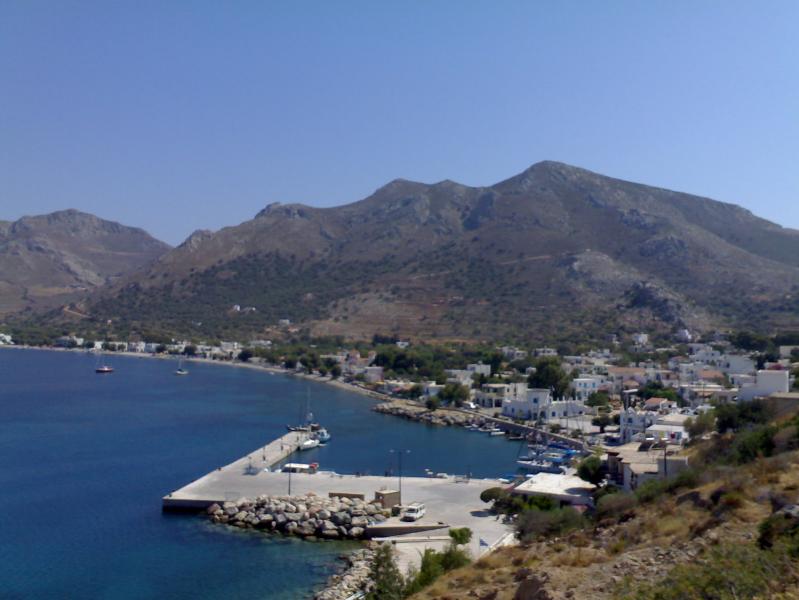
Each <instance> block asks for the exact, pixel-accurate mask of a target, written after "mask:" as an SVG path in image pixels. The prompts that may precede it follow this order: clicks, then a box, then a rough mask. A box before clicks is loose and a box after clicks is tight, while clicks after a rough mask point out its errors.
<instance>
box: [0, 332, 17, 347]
mask: <svg viewBox="0 0 799 600" xmlns="http://www.w3.org/2000/svg"><path fill="white" fill-rule="evenodd" d="M13 344H14V341H13V340H12V339H11V336H10V335H8V334H7V333H0V346H11V345H13Z"/></svg>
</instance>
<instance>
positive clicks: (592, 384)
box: [570, 377, 601, 402]
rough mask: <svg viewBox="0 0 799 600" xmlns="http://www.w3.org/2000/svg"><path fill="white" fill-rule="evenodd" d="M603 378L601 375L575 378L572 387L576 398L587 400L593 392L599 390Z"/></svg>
mask: <svg viewBox="0 0 799 600" xmlns="http://www.w3.org/2000/svg"><path fill="white" fill-rule="evenodd" d="M600 384H601V379H600V378H599V377H577V378H576V379H573V380H572V382H571V384H570V387H571V389H572V392H573V396H574V399H575V400H578V401H579V402H585V401H586V400H588V398H589V396H591V394H594V393H596V392H597V391H599V387H600Z"/></svg>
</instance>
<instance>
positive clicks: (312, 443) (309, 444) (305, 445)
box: [300, 438, 319, 450]
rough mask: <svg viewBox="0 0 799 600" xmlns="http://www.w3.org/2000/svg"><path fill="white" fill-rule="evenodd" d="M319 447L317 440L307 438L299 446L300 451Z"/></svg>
mask: <svg viewBox="0 0 799 600" xmlns="http://www.w3.org/2000/svg"><path fill="white" fill-rule="evenodd" d="M318 447H319V440H317V439H316V438H308V439H307V440H305V441H304V442H302V443H301V444H300V450H313V449H314V448H318Z"/></svg>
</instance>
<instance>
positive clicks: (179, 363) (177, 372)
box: [175, 358, 189, 375]
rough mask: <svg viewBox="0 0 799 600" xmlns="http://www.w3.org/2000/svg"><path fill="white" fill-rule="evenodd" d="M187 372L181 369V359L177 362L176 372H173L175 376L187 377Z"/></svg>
mask: <svg viewBox="0 0 799 600" xmlns="http://www.w3.org/2000/svg"><path fill="white" fill-rule="evenodd" d="M188 374H189V372H188V371H187V370H186V369H184V368H183V359H182V358H181V359H180V360H178V370H177V371H175V375H188Z"/></svg>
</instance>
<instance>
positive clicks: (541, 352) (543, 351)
mask: <svg viewBox="0 0 799 600" xmlns="http://www.w3.org/2000/svg"><path fill="white" fill-rule="evenodd" d="M533 355H535V356H538V357H542V356H557V355H558V351H557V350H555V349H554V348H536V349H535V350H533Z"/></svg>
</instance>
